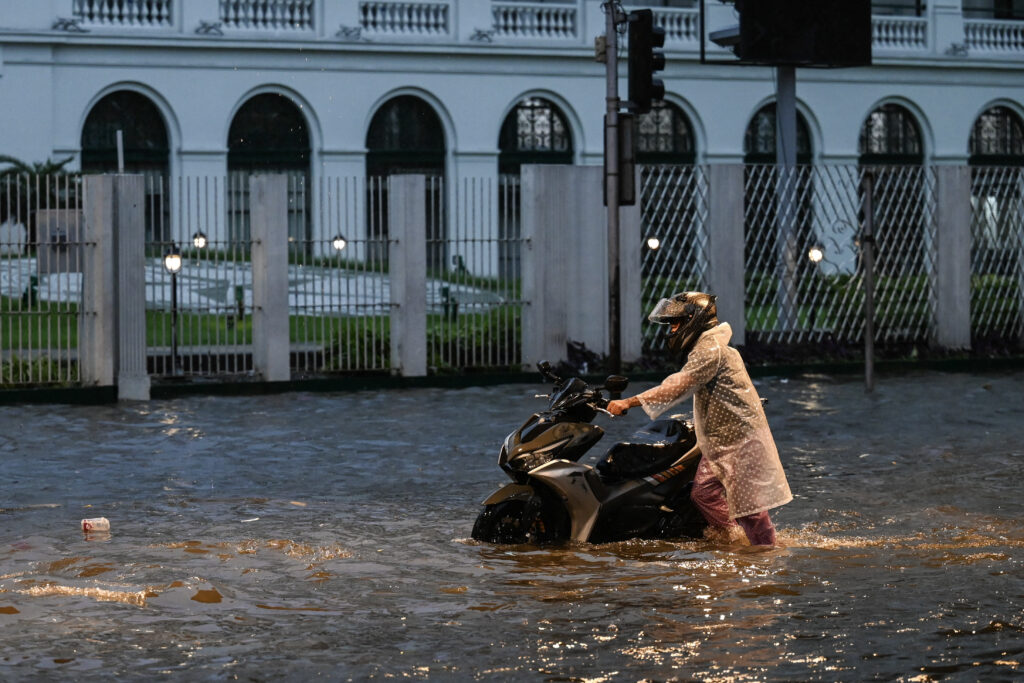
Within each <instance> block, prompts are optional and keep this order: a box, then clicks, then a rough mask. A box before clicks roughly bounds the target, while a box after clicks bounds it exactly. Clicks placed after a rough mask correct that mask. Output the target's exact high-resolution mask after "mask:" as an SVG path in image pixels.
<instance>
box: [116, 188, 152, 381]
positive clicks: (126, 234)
mask: <svg viewBox="0 0 1024 683" xmlns="http://www.w3.org/2000/svg"><path fill="white" fill-rule="evenodd" d="M145 180H146V179H145V177H144V176H141V175H119V176H114V177H113V188H114V196H113V207H114V231H115V232H114V234H115V237H116V241H117V328H118V331H117V332H118V333H117V340H118V345H117V349H118V354H117V355H118V361H117V397H118V398H119V399H120V400H129V401H148V400H149V371H148V369H147V368H146V223H145V209H144V202H145V196H146V184H145Z"/></svg>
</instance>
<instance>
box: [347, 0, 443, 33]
mask: <svg viewBox="0 0 1024 683" xmlns="http://www.w3.org/2000/svg"><path fill="white" fill-rule="evenodd" d="M450 15H451V8H450V3H449V2H393V1H392V2H388V0H377V1H375V2H360V3H359V25H360V26H361V27H362V29H363V30H364V31H366V32H368V33H389V34H401V35H412V36H447V35H449V34H450V33H451V22H450V20H449V17H450Z"/></svg>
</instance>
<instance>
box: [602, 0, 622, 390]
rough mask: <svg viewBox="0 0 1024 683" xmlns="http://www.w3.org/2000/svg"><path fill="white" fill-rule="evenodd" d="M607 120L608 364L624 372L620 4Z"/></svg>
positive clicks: (611, 24)
mask: <svg viewBox="0 0 1024 683" xmlns="http://www.w3.org/2000/svg"><path fill="white" fill-rule="evenodd" d="M603 8H604V11H605V15H606V21H605V80H606V81H607V88H606V91H607V92H606V96H605V102H606V110H605V118H604V153H605V161H604V174H605V183H604V191H605V203H606V204H607V206H608V365H609V368H608V370H609V372H611V373H612V374H619V373H620V372H622V327H621V324H620V319H621V316H622V302H621V300H620V297H619V278H620V273H619V183H620V178H619V57H618V30H617V26H618V23H619V20H620V18H622V19H624V17H623V16H622V13H621V10H620V9H619V3H618V2H615V1H610V2H605V3H604V5H603Z"/></svg>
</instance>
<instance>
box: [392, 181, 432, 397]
mask: <svg viewBox="0 0 1024 683" xmlns="http://www.w3.org/2000/svg"><path fill="white" fill-rule="evenodd" d="M426 183H427V179H426V176H422V175H398V176H391V177H390V178H388V235H389V238H390V240H391V245H390V258H389V264H388V272H389V273H390V279H391V303H392V308H391V365H392V367H393V368H394V369H396V370H398V372H399V373H401V375H402V376H403V377H422V376H424V375H426V374H427V296H426V291H427V240H426V231H425V230H424V229H423V226H424V225H426V218H427V213H426V205H425V198H426V196H427V184H426Z"/></svg>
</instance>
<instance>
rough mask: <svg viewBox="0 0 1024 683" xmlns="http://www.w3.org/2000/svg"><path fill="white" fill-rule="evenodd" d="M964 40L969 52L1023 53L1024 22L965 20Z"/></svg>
mask: <svg viewBox="0 0 1024 683" xmlns="http://www.w3.org/2000/svg"><path fill="white" fill-rule="evenodd" d="M964 38H965V40H964V44H965V45H966V46H967V49H968V50H969V51H979V52H1024V21H997V20H991V19H980V20H979V19H967V20H965V21H964Z"/></svg>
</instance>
